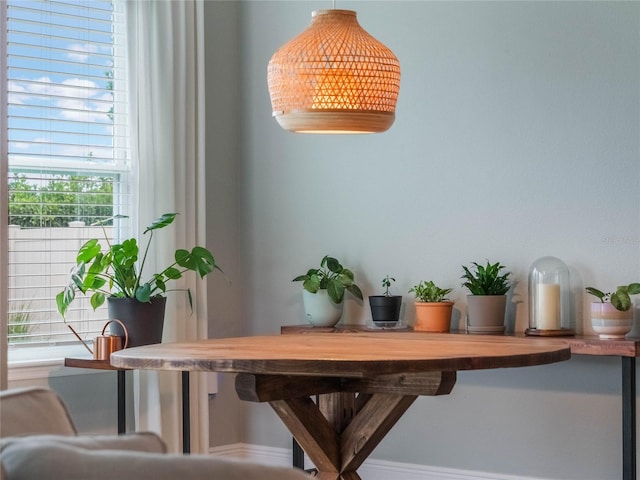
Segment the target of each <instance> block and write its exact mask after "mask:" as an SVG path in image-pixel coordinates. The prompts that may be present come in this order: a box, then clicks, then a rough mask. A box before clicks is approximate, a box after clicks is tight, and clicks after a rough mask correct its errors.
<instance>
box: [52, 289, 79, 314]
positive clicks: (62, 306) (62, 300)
mask: <svg viewBox="0 0 640 480" xmlns="http://www.w3.org/2000/svg"><path fill="white" fill-rule="evenodd" d="M71 292H72V296H71V300H70V301H67V299H66V298H67V289H64V290H63V291H62V292H60V293H58V294H57V295H56V305H58V312H59V313H60V315H62V318H64V316H65V314H66V313H67V308H68V307H69V304H70V303H71V302H72V301H73V297H74V295H75V294H74V293H73V290H71Z"/></svg>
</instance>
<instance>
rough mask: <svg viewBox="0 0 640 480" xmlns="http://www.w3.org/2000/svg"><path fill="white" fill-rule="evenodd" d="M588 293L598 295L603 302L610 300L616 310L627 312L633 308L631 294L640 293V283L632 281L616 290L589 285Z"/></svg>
mask: <svg viewBox="0 0 640 480" xmlns="http://www.w3.org/2000/svg"><path fill="white" fill-rule="evenodd" d="M585 290H586V291H587V293H589V294H591V295H593V296H595V297H597V298H598V299H599V300H600V302H601V303H607V302H610V303H611V305H613V306H614V308H615V309H616V310H620V311H621V312H626V311H628V310H629V309H630V308H631V305H632V302H631V295H638V294H640V283H630V284H629V285H621V286H619V287H618V288H616V291H615V292H606V293H605V292H603V291H601V290H598V289H597V288H594V287H587V288H586V289H585Z"/></svg>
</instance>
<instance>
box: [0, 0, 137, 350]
mask: <svg viewBox="0 0 640 480" xmlns="http://www.w3.org/2000/svg"><path fill="white" fill-rule="evenodd" d="M2 5H3V7H4V8H6V9H7V11H6V17H7V22H6V23H7V29H6V32H5V33H6V52H7V62H6V69H7V70H6V79H7V91H8V95H7V98H8V105H7V109H6V115H7V125H8V131H7V141H8V194H9V229H8V231H9V235H8V238H9V248H8V250H9V252H8V272H7V274H8V329H9V332H8V340H9V345H10V346H13V347H19V346H24V345H26V346H35V345H59V344H64V343H66V342H73V341H76V340H75V337H74V336H73V335H72V334H71V332H70V330H69V329H68V328H67V327H66V326H65V325H64V323H63V319H62V317H61V316H60V314H59V313H58V311H57V308H56V303H55V297H56V294H57V293H58V292H60V291H61V290H62V289H63V288H64V286H65V284H66V283H67V282H68V279H69V271H70V270H71V268H72V267H73V266H74V265H75V262H76V259H75V257H76V254H77V251H78V249H79V247H80V246H81V245H82V244H83V243H84V242H85V241H87V240H88V239H90V238H99V239H102V238H103V237H104V233H103V229H102V227H96V226H91V225H92V224H94V223H95V222H98V221H103V220H105V219H107V218H110V217H112V216H114V215H116V214H121V215H128V214H129V202H130V198H131V195H130V194H131V184H130V182H131V175H130V167H131V166H130V162H129V160H128V153H127V152H128V139H127V134H126V132H127V115H126V111H127V108H126V105H127V103H126V102H127V92H126V68H125V65H126V59H125V56H124V52H125V45H126V41H125V36H124V32H125V26H124V5H123V4H121V3H120V2H119V1H116V0H114V1H103V0H8V1H7V2H6V3H4V2H3V4H2ZM3 110H4V109H3ZM3 114H5V113H4V111H3ZM127 229H128V225H127V223H126V221H122V220H121V221H119V222H118V224H116V225H112V222H110V223H109V226H108V227H107V228H106V229H105V231H106V234H107V235H108V236H109V237H110V239H111V240H116V241H117V239H118V238H119V237H121V236H122V235H127V232H126V230H127ZM106 316H107V315H106V310H105V309H104V308H103V309H99V310H98V311H97V312H94V311H93V309H92V308H91V306H90V304H89V301H88V298H86V299H85V297H84V296H83V295H81V294H79V295H78V296H77V297H76V300H75V301H74V302H73V304H72V305H71V308H70V309H69V312H68V313H67V323H69V324H71V325H72V326H73V327H74V329H75V330H76V331H78V333H79V334H80V335H81V336H83V337H85V338H87V339H92V338H93V337H94V336H95V335H96V334H97V333H98V332H99V331H100V330H101V328H102V326H103V324H104V323H105V321H106Z"/></svg>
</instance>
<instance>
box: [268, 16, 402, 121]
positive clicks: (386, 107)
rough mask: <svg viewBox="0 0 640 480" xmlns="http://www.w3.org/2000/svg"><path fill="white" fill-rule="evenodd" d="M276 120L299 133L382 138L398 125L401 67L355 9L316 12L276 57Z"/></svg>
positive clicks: (271, 73)
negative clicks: (366, 134) (355, 134)
mask: <svg viewBox="0 0 640 480" xmlns="http://www.w3.org/2000/svg"><path fill="white" fill-rule="evenodd" d="M267 80H268V84H269V95H270V96H271V105H272V107H273V116H274V117H275V118H276V120H277V121H278V123H279V124H280V126H281V127H282V128H284V129H285V130H289V131H292V132H299V133H378V132H384V131H386V130H388V129H389V127H391V125H392V124H393V121H394V120H395V110H396V102H397V100H398V91H399V90H400V63H399V62H398V59H397V58H396V56H395V55H394V54H393V52H392V51H391V50H389V49H388V48H387V47H385V46H384V45H383V44H382V43H380V42H379V41H378V40H376V39H375V38H373V37H372V36H371V35H369V34H368V33H367V32H366V31H365V30H364V29H363V28H362V27H361V26H360V24H359V23H358V20H357V18H356V12H354V11H351V10H336V9H331V10H316V11H314V12H313V13H312V22H311V26H310V27H309V28H308V29H307V30H305V31H304V32H302V33H301V34H300V35H298V36H297V37H296V38H294V39H293V40H291V41H289V42H288V43H286V44H285V45H284V46H282V47H281V48H280V49H279V50H278V51H277V52H276V53H275V54H274V55H273V57H272V58H271V60H270V61H269V66H268V75H267Z"/></svg>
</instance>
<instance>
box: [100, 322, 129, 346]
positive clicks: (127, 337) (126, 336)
mask: <svg viewBox="0 0 640 480" xmlns="http://www.w3.org/2000/svg"><path fill="white" fill-rule="evenodd" d="M112 322H118V323H119V324H120V326H121V327H122V329H123V330H124V347H122V348H127V345H129V332H128V331H127V327H126V326H125V325H124V323H122V322H121V321H120V320H118V319H116V318H113V319H111V320H109V321H108V322H107V323H105V324H104V327H103V328H102V333H101V334H100V335H104V332H105V330H106V329H107V327H108V326H109V324H110V323H112Z"/></svg>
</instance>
